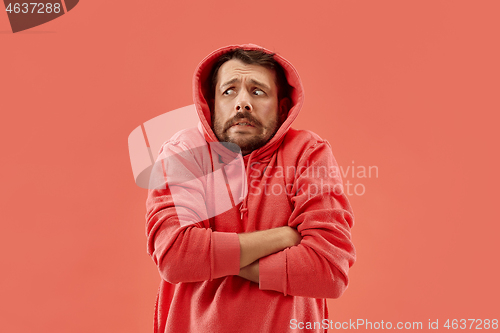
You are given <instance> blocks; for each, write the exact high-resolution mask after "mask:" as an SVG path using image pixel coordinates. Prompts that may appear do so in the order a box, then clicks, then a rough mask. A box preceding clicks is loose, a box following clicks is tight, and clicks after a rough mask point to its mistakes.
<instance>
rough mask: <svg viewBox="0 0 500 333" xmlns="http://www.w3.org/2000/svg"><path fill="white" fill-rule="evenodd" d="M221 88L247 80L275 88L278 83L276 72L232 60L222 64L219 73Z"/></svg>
mask: <svg viewBox="0 0 500 333" xmlns="http://www.w3.org/2000/svg"><path fill="white" fill-rule="evenodd" d="M217 74H218V75H217V79H218V80H217V82H218V85H219V86H222V85H227V84H228V83H239V82H241V80H243V79H245V81H248V82H250V83H253V84H259V83H260V84H264V85H268V86H273V85H275V83H276V73H275V71H274V70H272V69H269V68H266V67H264V66H260V65H256V64H246V63H244V62H242V61H240V60H238V59H231V60H228V61H226V62H225V63H223V64H222V66H221V67H220V69H219V72H218V73H217Z"/></svg>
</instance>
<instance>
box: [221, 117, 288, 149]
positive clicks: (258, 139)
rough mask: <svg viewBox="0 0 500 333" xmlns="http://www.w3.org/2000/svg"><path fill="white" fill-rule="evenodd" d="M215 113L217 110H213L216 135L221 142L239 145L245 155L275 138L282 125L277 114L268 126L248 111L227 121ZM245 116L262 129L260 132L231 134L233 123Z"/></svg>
mask: <svg viewBox="0 0 500 333" xmlns="http://www.w3.org/2000/svg"><path fill="white" fill-rule="evenodd" d="M214 113H215V112H212V124H213V125H212V130H213V131H214V133H215V136H217V139H219V142H231V143H234V144H236V145H238V146H239V147H240V149H241V152H242V153H243V155H247V154H249V153H251V152H252V151H254V150H256V149H259V148H261V147H263V146H264V145H265V144H266V143H267V142H269V140H271V139H272V138H273V136H274V135H275V134H276V132H277V131H278V128H279V127H280V125H281V124H279V122H278V117H277V116H276V117H274V119H272V121H270V122H269V124H268V125H267V126H264V125H263V124H262V123H261V122H260V121H258V120H257V119H255V118H254V117H253V116H252V115H251V114H250V113H248V112H246V111H243V112H238V113H237V114H236V115H235V116H234V117H233V118H231V119H229V120H227V121H226V122H224V121H222V119H220V117H215V116H214ZM243 118H245V119H247V120H248V121H250V122H251V123H252V125H253V126H254V127H255V128H257V129H259V130H260V131H259V132H260V133H258V134H255V135H253V136H251V137H246V138H243V137H242V136H241V135H238V134H234V133H233V134H229V133H228V131H229V129H230V128H231V127H232V126H233V124H234V123H235V122H237V121H238V119H243Z"/></svg>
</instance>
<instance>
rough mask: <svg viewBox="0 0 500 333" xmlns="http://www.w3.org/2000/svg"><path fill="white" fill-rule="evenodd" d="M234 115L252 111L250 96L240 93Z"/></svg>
mask: <svg viewBox="0 0 500 333" xmlns="http://www.w3.org/2000/svg"><path fill="white" fill-rule="evenodd" d="M235 109H236V113H238V112H242V111H243V110H245V111H252V109H253V108H252V103H251V102H250V96H249V95H248V93H247V92H241V93H240V95H239V96H238V99H237V100H236V105H235Z"/></svg>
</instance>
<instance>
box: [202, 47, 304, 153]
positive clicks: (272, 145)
mask: <svg viewBox="0 0 500 333" xmlns="http://www.w3.org/2000/svg"><path fill="white" fill-rule="evenodd" d="M235 48H242V49H245V50H261V51H264V52H266V53H274V52H271V51H269V50H267V49H265V48H263V47H261V46H258V45H254V44H242V45H229V46H225V47H222V48H220V49H218V50H215V51H214V52H212V53H210V54H209V55H208V56H207V57H206V58H205V59H203V60H202V61H201V62H200V64H199V65H198V67H197V68H196V71H195V73H194V78H193V98H194V104H195V107H196V112H197V113H198V117H199V118H200V123H199V124H198V128H199V130H200V131H201V132H202V133H203V135H204V137H205V140H206V141H207V142H209V143H210V142H218V139H217V137H216V136H215V134H214V132H213V131H212V128H211V125H212V124H211V116H210V108H209V106H208V103H207V99H208V98H207V99H206V98H205V97H206V96H208V94H207V92H208V87H209V82H208V77H209V75H210V71H211V69H212V66H213V65H214V63H215V62H216V60H217V59H218V58H219V56H221V55H223V54H224V53H227V52H229V51H231V50H232V49H235ZM274 59H275V60H276V61H277V62H278V63H279V64H280V65H281V66H282V67H283V69H284V70H285V75H286V78H287V80H288V84H289V85H290V86H291V87H292V89H291V92H290V97H291V105H292V106H291V108H290V110H289V111H288V116H287V118H286V120H285V121H284V122H283V124H282V125H281V127H280V128H279V129H278V131H277V132H276V134H275V135H274V137H272V138H271V140H269V141H268V142H267V143H266V145H265V146H263V147H261V148H259V149H256V150H254V151H253V152H252V153H251V154H248V155H246V156H245V160H247V159H248V158H249V156H252V159H253V160H262V159H265V158H267V157H269V156H271V155H272V154H273V152H274V151H275V150H276V149H277V148H278V146H279V145H280V144H281V142H282V141H283V139H284V137H285V134H286V133H287V131H288V129H289V128H290V126H291V125H292V122H293V121H294V120H295V118H297V116H298V114H299V112H300V109H301V107H302V104H303V102H304V91H303V88H302V82H301V80H300V77H299V74H298V73H297V71H296V70H295V68H294V67H293V66H292V64H291V63H290V62H288V61H287V60H286V59H285V58H283V57H282V56H280V55H278V54H275V55H274Z"/></svg>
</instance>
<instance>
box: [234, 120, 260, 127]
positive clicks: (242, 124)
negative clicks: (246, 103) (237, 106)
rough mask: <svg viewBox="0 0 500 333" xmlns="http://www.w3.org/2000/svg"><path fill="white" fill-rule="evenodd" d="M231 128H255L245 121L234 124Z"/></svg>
mask: <svg viewBox="0 0 500 333" xmlns="http://www.w3.org/2000/svg"><path fill="white" fill-rule="evenodd" d="M233 126H249V127H255V126H254V125H252V124H251V123H249V122H247V121H239V122H237V123H234V124H233Z"/></svg>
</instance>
